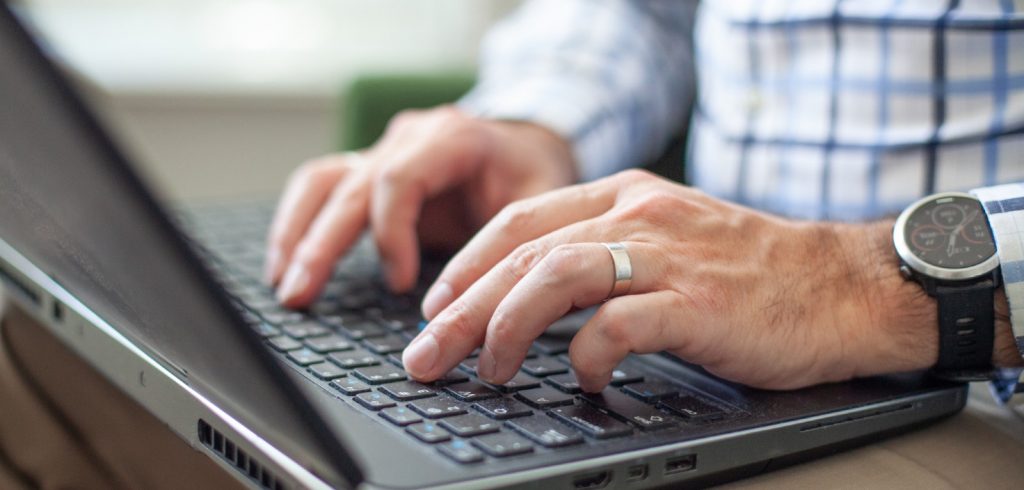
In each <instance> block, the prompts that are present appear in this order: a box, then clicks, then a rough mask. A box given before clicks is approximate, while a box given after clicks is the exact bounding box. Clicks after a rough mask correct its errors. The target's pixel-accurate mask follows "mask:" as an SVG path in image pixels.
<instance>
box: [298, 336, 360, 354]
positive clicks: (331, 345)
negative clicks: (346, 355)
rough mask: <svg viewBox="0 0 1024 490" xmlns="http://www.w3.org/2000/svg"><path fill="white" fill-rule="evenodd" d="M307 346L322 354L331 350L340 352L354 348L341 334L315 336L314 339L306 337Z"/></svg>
mask: <svg viewBox="0 0 1024 490" xmlns="http://www.w3.org/2000/svg"><path fill="white" fill-rule="evenodd" d="M306 347H309V348H310V349H313V350H315V351H317V352H319V353H321V354H328V353H331V352H340V351H343V350H352V343H351V342H349V341H348V340H345V339H344V338H342V337H341V336H340V335H333V334H332V335H326V336H323V337H315V338H312V339H306Z"/></svg>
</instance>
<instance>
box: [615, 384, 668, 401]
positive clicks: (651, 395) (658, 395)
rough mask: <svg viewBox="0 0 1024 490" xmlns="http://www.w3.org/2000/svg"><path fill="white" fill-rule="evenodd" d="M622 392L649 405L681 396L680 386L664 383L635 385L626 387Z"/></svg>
mask: <svg viewBox="0 0 1024 490" xmlns="http://www.w3.org/2000/svg"><path fill="white" fill-rule="evenodd" d="M622 390H623V391H625V392H626V393H628V394H629V395H630V396H634V397H636V398H639V399H641V400H643V401H645V402H647V403H654V402H656V401H658V400H661V399H662V398H671V397H674V396H676V395H678V394H679V387H678V386H676V385H674V384H671V383H666V382H664V381H647V382H643V383H634V384H631V385H626V386H625V387H624V388H623V389H622Z"/></svg>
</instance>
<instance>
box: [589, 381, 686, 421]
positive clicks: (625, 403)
mask: <svg viewBox="0 0 1024 490" xmlns="http://www.w3.org/2000/svg"><path fill="white" fill-rule="evenodd" d="M583 399H584V400H586V401H587V402H588V403H591V404H593V405H594V406H596V407H598V408H601V409H604V410H605V411H606V412H608V413H610V414H611V415H612V416H616V417H619V418H620V419H622V420H625V421H627V422H631V423H633V424H634V425H636V426H638V427H640V428H641V429H643V430H654V429H660V428H663V427H668V426H671V425H675V424H674V423H673V422H674V421H673V420H672V419H673V418H672V417H670V416H669V415H668V414H665V413H663V412H661V411H659V410H657V409H655V408H654V407H652V406H650V405H648V404H646V403H644V402H641V401H639V400H637V399H636V398H633V397H631V396H629V395H626V394H625V393H622V392H621V391H619V390H617V389H615V388H605V389H604V391H602V392H601V393H588V394H585V395H583Z"/></svg>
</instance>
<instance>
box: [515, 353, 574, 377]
mask: <svg viewBox="0 0 1024 490" xmlns="http://www.w3.org/2000/svg"><path fill="white" fill-rule="evenodd" d="M523 371H525V372H526V373H527V374H532V375H534V376H539V377H544V376H551V375H553V374H563V373H567V372H569V367H568V366H566V365H565V364H562V363H560V362H558V361H557V360H555V359H552V358H550V357H538V358H536V359H527V360H525V361H523Z"/></svg>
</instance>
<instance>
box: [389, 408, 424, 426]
mask: <svg viewBox="0 0 1024 490" xmlns="http://www.w3.org/2000/svg"><path fill="white" fill-rule="evenodd" d="M379 413H380V416H381V417H384V418H385V419H387V421H388V422H391V423H392V424H395V425H397V426H406V425H412V424H415V423H418V422H422V421H423V419H422V418H420V416H419V415H416V414H415V413H413V411H412V410H409V409H408V408H405V407H392V408H385V409H384V410H381V411H380V412H379Z"/></svg>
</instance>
